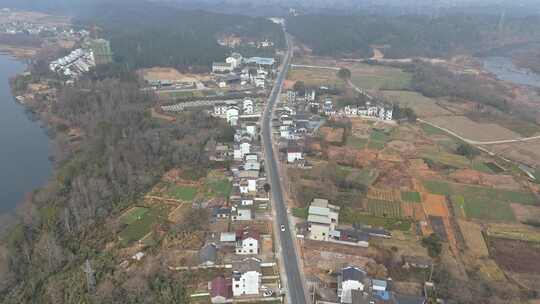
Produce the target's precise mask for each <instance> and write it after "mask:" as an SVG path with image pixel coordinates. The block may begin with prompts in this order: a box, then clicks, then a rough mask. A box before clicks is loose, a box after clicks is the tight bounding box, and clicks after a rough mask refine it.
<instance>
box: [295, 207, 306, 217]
mask: <svg viewBox="0 0 540 304" xmlns="http://www.w3.org/2000/svg"><path fill="white" fill-rule="evenodd" d="M292 215H293V216H295V217H299V218H303V219H307V217H308V208H307V207H305V208H292Z"/></svg>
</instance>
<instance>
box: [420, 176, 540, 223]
mask: <svg viewBox="0 0 540 304" xmlns="http://www.w3.org/2000/svg"><path fill="white" fill-rule="evenodd" d="M424 186H425V187H426V189H427V190H428V191H430V192H431V193H436V194H443V195H462V196H463V198H464V202H463V205H462V206H458V207H459V208H460V209H463V211H464V213H465V215H466V216H467V217H470V218H476V219H485V220H502V221H514V220H515V216H514V213H513V211H512V208H511V206H510V203H520V204H528V205H533V204H537V199H536V197H535V196H534V195H533V194H532V193H528V192H520V191H509V190H501V189H493V188H486V187H478V186H471V185H464V184H455V183H449V182H444V181H434V180H429V181H425V182H424Z"/></svg>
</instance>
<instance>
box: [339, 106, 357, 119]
mask: <svg viewBox="0 0 540 304" xmlns="http://www.w3.org/2000/svg"><path fill="white" fill-rule="evenodd" d="M343 112H344V113H345V116H349V117H351V116H358V107H357V106H346V107H345V108H344V109H343Z"/></svg>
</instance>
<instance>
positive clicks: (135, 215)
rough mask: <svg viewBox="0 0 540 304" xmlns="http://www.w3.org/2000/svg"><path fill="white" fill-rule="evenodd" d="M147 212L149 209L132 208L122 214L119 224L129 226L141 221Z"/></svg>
mask: <svg viewBox="0 0 540 304" xmlns="http://www.w3.org/2000/svg"><path fill="white" fill-rule="evenodd" d="M148 211H149V209H148V208H145V207H133V208H132V209H130V210H129V211H128V212H126V213H124V214H122V216H121V217H120V222H121V223H122V224H126V225H129V224H131V223H133V222H136V221H137V220H139V219H141V218H142V217H143V216H144V215H145V214H146V213H147V212H148Z"/></svg>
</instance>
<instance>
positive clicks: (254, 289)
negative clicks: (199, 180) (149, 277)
mask: <svg viewBox="0 0 540 304" xmlns="http://www.w3.org/2000/svg"><path fill="white" fill-rule="evenodd" d="M254 106H255V105H254V104H253V101H251V100H249V99H246V100H243V101H241V102H238V103H229V104H227V103H224V104H219V105H216V106H215V107H214V115H216V116H219V117H222V118H224V119H226V120H227V121H228V122H229V124H230V125H231V126H232V127H234V130H235V133H234V141H233V144H232V146H231V145H230V144H224V143H217V142H211V143H209V145H207V148H206V152H207V153H208V155H209V158H210V159H211V160H213V161H216V162H225V161H227V162H229V170H230V172H229V175H230V179H231V180H232V184H233V187H232V191H231V194H230V196H229V198H228V200H227V202H226V203H224V204H222V205H219V206H214V207H213V208H212V217H213V221H227V222H229V223H231V225H233V226H235V227H237V226H242V228H241V229H237V230H236V231H232V232H231V231H229V232H221V233H220V234H219V237H218V238H216V240H214V241H213V242H212V243H208V244H207V245H206V246H205V247H203V249H201V251H200V254H199V255H200V259H199V263H201V265H213V264H212V263H216V262H215V261H214V260H212V259H213V258H215V257H216V256H217V252H218V251H219V250H221V249H224V248H232V249H233V255H234V256H233V258H232V262H231V263H230V265H228V267H227V269H230V273H227V274H226V275H220V276H216V277H214V278H213V279H212V280H211V281H210V282H209V284H208V291H209V294H210V299H211V302H212V303H230V302H232V301H233V300H234V299H238V298H245V299H258V298H260V297H267V298H270V297H271V296H272V295H273V294H274V292H275V290H271V289H269V288H268V287H266V286H264V285H262V278H263V271H262V269H263V268H265V267H273V266H274V265H275V264H274V262H273V261H272V260H270V261H268V259H269V257H268V256H267V254H266V253H264V252H263V250H262V242H263V239H264V238H265V237H267V238H270V237H269V236H267V235H263V234H261V232H260V231H259V230H258V229H257V228H256V227H255V226H256V224H257V223H260V222H261V221H266V220H267V218H268V217H267V214H266V213H267V212H268V206H269V195H268V189H267V186H266V174H265V172H264V168H263V154H262V148H261V143H260V138H259V125H258V122H257V121H258V117H259V116H254V117H249V116H243V114H247V113H253V112H254V109H253V107H254ZM270 239H271V238H270ZM207 251H210V253H208V252H207ZM206 257H210V261H209V259H207V258H206ZM270 259H273V257H270ZM209 263H210V264H209Z"/></svg>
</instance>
